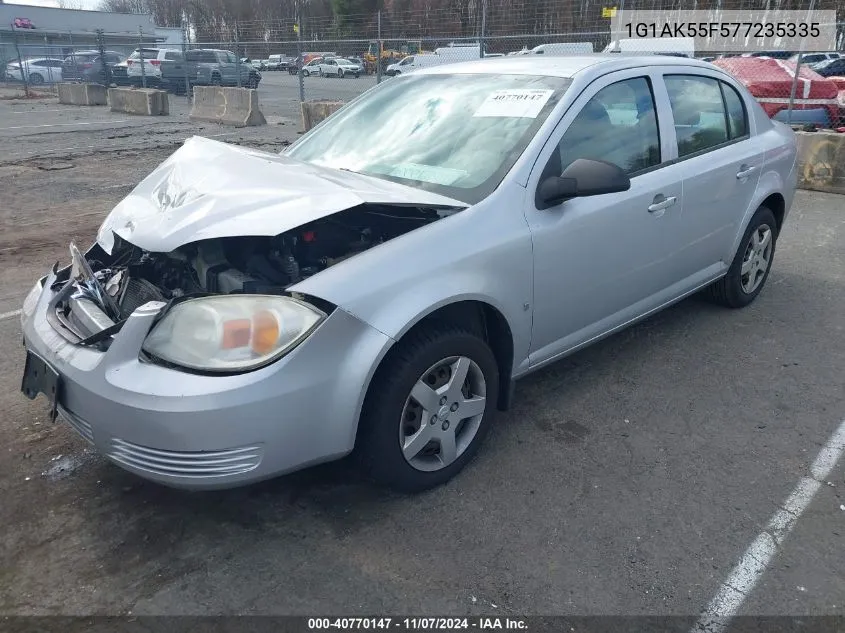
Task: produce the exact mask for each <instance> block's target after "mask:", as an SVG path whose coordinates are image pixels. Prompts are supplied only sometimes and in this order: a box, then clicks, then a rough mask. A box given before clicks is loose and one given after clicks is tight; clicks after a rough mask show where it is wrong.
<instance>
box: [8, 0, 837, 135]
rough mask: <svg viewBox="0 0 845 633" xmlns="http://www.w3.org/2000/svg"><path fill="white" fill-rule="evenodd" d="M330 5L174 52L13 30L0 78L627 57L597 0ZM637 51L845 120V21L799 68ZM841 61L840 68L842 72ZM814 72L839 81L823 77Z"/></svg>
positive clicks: (791, 106) (303, 91) (781, 55)
mask: <svg viewBox="0 0 845 633" xmlns="http://www.w3.org/2000/svg"><path fill="white" fill-rule="evenodd" d="M619 4H620V5H621V6H620V7H619V9H620V10H621V8H622V7H625V8H626V9H629V10H630V9H633V8H636V9H656V8H658V9H663V10H664V11H666V12H668V14H674V15H676V16H678V17H679V18H682V17H683V14H684V11H685V9H686V8H688V7H684V8H682V7H681V5H682V4H683V5H687V4H689V3H683V2H682V1H681V0H674V1H672V2H670V1H668V0H666V1H659V0H653V1H648V0H641V1H639V2H636V3H635V2H632V1H631V0H629V1H628V2H627V3H625V2H622V1H620V3H619ZM723 4H724V5H725V6H724V7H723V8H725V9H728V8H731V9H737V8H738V9H748V10H760V9H761V8H762V6H764V5H762V3H761V2H752V1H751V0H736V1H734V2H725V3H723ZM792 4H795V5H796V6H795V7H792V6H790V5H789V3H788V2H782V3H781V5H782V6H779V8H781V9H787V8H795V9H798V8H806V7H798V6H797V5H798V4H799V3H798V2H797V0H796V1H795V2H792ZM827 4H830V3H829V2H828V1H827V0H824V1H823V2H819V3H818V7H817V8H831V7H834V8H835V5H831V7H827ZM727 5H730V6H727ZM297 6H300V5H299V4H298V5H297ZM320 6H322V5H320V4H319V3H304V4H303V5H301V6H300V10H301V14H300V15H299V16H296V15H292V16H291V17H289V18H284V19H278V18H273V19H260V18H258V17H256V18H247V19H242V18H238V19H223V20H221V19H216V20H211V19H210V18H209V19H205V18H203V17H202V16H200V17H199V18H195V19H194V21H193V22H191V23H190V24H187V25H185V26H184V28H183V32H184V34H185V38H184V41H183V42H180V43H177V44H173V43H165V42H162V41H160V40H158V39H156V38H154V37H153V34H151V33H143V32H139V33H138V34H113V33H104V32H102V31H98V30H96V29H95V30H94V31H92V32H91V33H89V34H87V35H85V36H81V35H80V34H75V35H73V34H67V36H66V37H59V36H57V35H55V34H54V35H53V36H52V37H51V38H48V37H47V36H45V37H44V41H43V42H37V43H36V42H32V41H30V40H27V41H25V42H23V41H19V39H20V38H18V37H17V35H16V34H15V33H13V37H11V38H10V37H8V36H6V35H3V36H2V38H0V70H2V71H3V76H2V77H0V79H2V81H3V82H4V83H3V84H2V85H3V86H4V87H5V88H7V89H9V88H12V89H13V94H16V93H14V90H17V91H19V94H20V95H24V94H26V93H28V92H29V91H30V90H31V91H34V92H35V93H43V92H49V91H51V90H53V89H54V86H55V84H56V83H58V82H60V81H92V82H98V83H104V84H106V85H117V86H139V87H140V86H145V87H158V88H163V89H166V90H168V91H170V92H172V93H174V94H176V95H180V96H184V97H185V98H186V99H190V96H191V93H192V88H193V87H194V86H197V85H222V86H240V87H250V88H257V89H259V91H260V95H261V97H260V98H261V99H262V100H266V99H276V100H284V101H286V102H295V101H310V100H330V101H348V100H350V99H352V98H354V97H355V96H357V95H358V94H361V93H362V92H364V91H365V90H367V89H368V88H370V87H372V86H374V85H375V84H376V83H379V82H381V81H385V80H389V79H390V78H391V77H394V76H397V75H403V74H408V73H410V72H414V71H416V70H418V69H420V68H425V67H429V66H434V65H443V64H448V63H454V62H459V61H470V60H477V59H481V58H489V57H505V56H516V55H552V56H556V55H566V54H587V53H599V52H603V51H606V50H609V49H610V50H618V49H619V48H620V47H619V45H618V42H619V41H620V40H621V39H622V38H621V37H620V36H619V34H614V33H613V32H612V30H611V19H610V16H611V15H612V10H610V9H609V8H608V7H607V6H603V5H601V4H597V3H592V2H590V1H589V0H583V1H581V2H580V3H574V2H553V1H552V0H541V1H539V2H531V1H528V0H526V1H524V2H520V1H519V0H517V1H516V2H507V3H506V2H504V0H455V1H454V2H452V3H450V6H449V7H439V8H414V7H415V6H416V5H414V3H412V2H394V3H392V4H391V5H390V6H391V9H390V10H389V11H379V12H375V13H371V14H358V15H346V16H344V17H343V18H342V19H340V18H338V17H336V16H332V15H326V14H320V13H319V12H317V10H318V9H319V7H320ZM695 6H697V7H698V8H702V6H703V3H696V5H695ZM309 11H310V12H309ZM80 40H83V41H80ZM637 45H638V42H637V41H636V40H634V41H632V43H631V47H632V48H626V49H625V50H624V51H622V52H624V53H634V54H636V53H651V54H654V53H662V54H670V55H688V56H695V57H698V58H703V59H706V60H708V61H713V62H714V63H716V64H717V65H720V66H721V67H723V68H724V69H725V70H727V71H728V72H730V73H732V74H734V75H735V76H736V77H737V78H739V80H740V81H742V82H743V83H745V84H746V86H748V87H749V88H750V89H751V91H752V94H754V95H755V96H756V97H757V98H758V99H759V100H760V101H761V103H762V104H763V106H764V108H765V109H766V110H767V112H768V113H769V114H770V116H773V117H775V118H779V119H783V120H787V121H790V122H793V123H814V124H818V125H819V126H824V127H831V126H833V127H835V126H838V125H843V124H845V117H843V114H842V112H843V111H845V79H840V78H838V77H839V76H840V75H841V76H845V52H843V50H844V49H845V22H839V23H837V24H836V41H835V45H834V46H833V47H831V48H832V50H827V51H802V58H801V59H800V60H797V59H795V58H793V59H789V58H790V56H791V54H792V53H798V52H799V51H789V52H771V51H757V52H753V53H741V52H739V51H733V52H731V51H723V52H721V53H720V52H718V51H716V52H708V53H706V54H702V53H700V52H699V53H698V54H696V52H695V51H694V50H693V49H691V48H686V47H685V45H681V44H679V43H677V42H676V43H675V45H676V48H675V49H674V50H673V49H672V47H671V46H670V45H668V44H667V45H666V46H662V47H659V48H657V49H655V48H654V46H653V45H651V46H645V45H644V48H642V49H639V50H638V49H637V48H636V47H637ZM840 54H841V55H842V56H843V61H842V62H841V63H838V64H837V63H836V60H835V57H836V56H838V55H840ZM840 66H841V67H842V68H841V69H840ZM816 73H821V74H822V75H829V76H832V77H833V79H832V80H830V81H824V80H822V78H821V77H820V76H819V75H818V74H816ZM831 86H833V87H831Z"/></svg>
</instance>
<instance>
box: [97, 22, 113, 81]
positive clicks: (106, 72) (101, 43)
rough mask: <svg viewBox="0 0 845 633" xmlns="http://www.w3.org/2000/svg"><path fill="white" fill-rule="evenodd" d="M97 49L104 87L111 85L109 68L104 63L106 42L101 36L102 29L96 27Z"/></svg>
mask: <svg viewBox="0 0 845 633" xmlns="http://www.w3.org/2000/svg"><path fill="white" fill-rule="evenodd" d="M95 32H96V33H97V50H98V51H100V66H101V67H102V69H103V83H105V85H106V87H108V86H110V85H111V69H110V68H109V65H108V64H107V63H106V43H105V39H104V38H103V29H97V30H96V31H95Z"/></svg>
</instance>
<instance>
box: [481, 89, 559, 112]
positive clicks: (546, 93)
mask: <svg viewBox="0 0 845 633" xmlns="http://www.w3.org/2000/svg"><path fill="white" fill-rule="evenodd" d="M553 92H554V90H539V89H535V90H496V91H495V92H493V93H491V94H490V95H489V96H488V97H487V98H486V99H485V100H484V103H482V104H481V106H480V107H479V108H478V110H476V111H475V114H473V115H472V116H474V117H518V118H528V119H536V118H537V116H538V115H539V114H540V110H542V109H543V106H544V105H546V102H547V101H548V100H549V98H550V97H551V96H552V93H553Z"/></svg>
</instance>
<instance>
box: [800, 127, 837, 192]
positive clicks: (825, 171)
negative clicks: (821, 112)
mask: <svg viewBox="0 0 845 633" xmlns="http://www.w3.org/2000/svg"><path fill="white" fill-rule="evenodd" d="M795 135H796V137H797V138H798V187H800V188H801V189H811V190H813V191H826V192H828V193H841V194H845V134H841V133H837V132H796V133H795Z"/></svg>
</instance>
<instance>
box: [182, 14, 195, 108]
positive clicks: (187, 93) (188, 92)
mask: <svg viewBox="0 0 845 633" xmlns="http://www.w3.org/2000/svg"><path fill="white" fill-rule="evenodd" d="M182 67H183V68H184V69H185V98H186V99H187V100H188V101H189V102H190V100H191V97H192V96H193V95H191V80H190V79H188V27H187V26H186V27H185V28H184V30H183V31H182Z"/></svg>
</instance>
